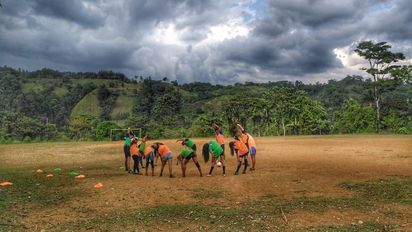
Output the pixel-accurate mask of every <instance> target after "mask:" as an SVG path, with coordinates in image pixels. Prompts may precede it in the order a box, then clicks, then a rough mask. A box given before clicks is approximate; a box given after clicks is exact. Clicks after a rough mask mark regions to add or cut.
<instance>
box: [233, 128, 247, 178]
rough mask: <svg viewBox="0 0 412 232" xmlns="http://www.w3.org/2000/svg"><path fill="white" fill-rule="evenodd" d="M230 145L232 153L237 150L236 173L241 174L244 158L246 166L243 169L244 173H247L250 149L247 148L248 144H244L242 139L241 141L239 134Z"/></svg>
mask: <svg viewBox="0 0 412 232" xmlns="http://www.w3.org/2000/svg"><path fill="white" fill-rule="evenodd" d="M229 147H230V153H231V155H232V156H233V155H234V153H235V152H236V158H237V168H236V172H235V175H238V174H239V169H240V166H242V160H243V161H244V163H245V168H244V169H243V172H242V173H243V174H246V169H247V155H248V153H249V149H248V148H247V146H246V144H244V143H243V142H242V141H240V139H239V137H238V136H235V140H234V141H232V142H230V143H229Z"/></svg>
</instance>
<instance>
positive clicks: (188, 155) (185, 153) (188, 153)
mask: <svg viewBox="0 0 412 232" xmlns="http://www.w3.org/2000/svg"><path fill="white" fill-rule="evenodd" d="M189 160H193V162H194V163H195V165H196V167H197V170H199V174H200V176H201V177H202V176H203V174H202V169H201V168H200V164H199V161H198V160H197V155H196V152H195V151H193V150H192V149H183V150H182V152H180V154H179V156H177V163H176V165H179V163H180V164H181V167H182V176H183V177H186V165H187V163H188V162H189Z"/></svg>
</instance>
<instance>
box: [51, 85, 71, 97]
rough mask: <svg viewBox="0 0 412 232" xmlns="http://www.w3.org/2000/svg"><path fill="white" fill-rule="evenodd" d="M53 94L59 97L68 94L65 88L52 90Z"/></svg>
mask: <svg viewBox="0 0 412 232" xmlns="http://www.w3.org/2000/svg"><path fill="white" fill-rule="evenodd" d="M53 93H54V94H56V95H57V96H59V97H61V96H64V95H66V94H67V93H68V90H67V88H66V87H57V88H55V89H54V90H53Z"/></svg>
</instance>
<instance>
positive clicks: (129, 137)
mask: <svg viewBox="0 0 412 232" xmlns="http://www.w3.org/2000/svg"><path fill="white" fill-rule="evenodd" d="M132 138H134V134H133V132H132V130H131V129H130V127H129V128H127V134H125V135H124V144H123V151H124V158H125V160H124V168H125V170H126V172H129V173H131V172H132V170H131V169H130V162H131V161H130V160H131V155H130V145H131V144H132Z"/></svg>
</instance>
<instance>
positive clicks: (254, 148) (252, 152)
mask: <svg viewBox="0 0 412 232" xmlns="http://www.w3.org/2000/svg"><path fill="white" fill-rule="evenodd" d="M249 152H250V155H251V156H256V147H250V149H249Z"/></svg>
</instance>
